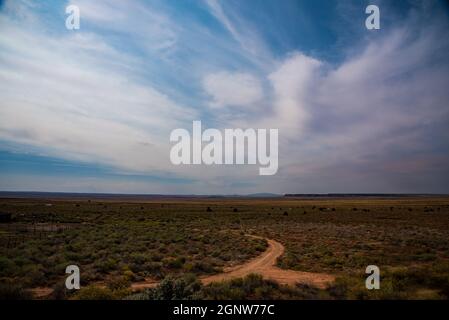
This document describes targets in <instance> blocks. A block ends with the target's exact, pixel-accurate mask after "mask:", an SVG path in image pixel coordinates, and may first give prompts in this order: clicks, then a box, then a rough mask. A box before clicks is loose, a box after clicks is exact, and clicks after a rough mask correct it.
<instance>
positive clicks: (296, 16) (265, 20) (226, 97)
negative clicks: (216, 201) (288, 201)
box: [0, 0, 449, 194]
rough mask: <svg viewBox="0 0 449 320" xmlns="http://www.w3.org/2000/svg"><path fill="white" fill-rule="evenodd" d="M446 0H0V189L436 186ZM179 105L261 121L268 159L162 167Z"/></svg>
mask: <svg viewBox="0 0 449 320" xmlns="http://www.w3.org/2000/svg"><path fill="white" fill-rule="evenodd" d="M369 4H376V5H377V6H378V7H379V9H380V23H381V28H380V29H379V30H368V29H366V27H365V20H366V18H367V16H368V15H367V14H366V13H365V8H366V7H367V5H369ZM68 5H76V6H78V7H79V9H80V29H79V30H68V29H67V28H66V26H65V20H66V18H67V16H68V15H67V14H66V12H65V9H66V7H67V6H68ZM448 9H449V7H448V5H447V2H446V1H431V0H429V1H417V0H410V1H405V0H397V1H374V0H372V1H355V0H354V1H331V0H326V1H325V0H321V1H308V0H307V1H306V0H304V1H300V0H296V1H293V0H258V1H241V0H184V1H174V0H173V1H171V0H170V1H167V0H154V1H153V0H150V1H143V0H142V1H138V0H128V1H119V0H108V1H106V0H96V1H90V0H70V1H31V0H0V190H3V191H53V192H54V191H63V192H98V193H103V192H107V193H139V194H144V193H158V194H249V193H259V192H271V193H279V194H282V193H370V192H374V193H378V192H381V193H449V90H448V89H449V55H448V52H449V33H448V31H447V30H449V10H448ZM194 120H201V121H202V124H203V127H204V128H217V129H219V130H222V129H224V128H276V129H278V130H279V169H278V172H277V173H276V174H275V175H273V176H260V175H259V174H258V168H259V166H258V165H226V166H224V165H221V166H220V165H213V166H206V165H190V166H189V165H181V166H175V165H173V164H172V163H171V161H170V158H169V155H170V149H171V147H172V144H171V143H170V140H169V137H170V132H171V131H172V130H174V129H176V128H185V129H187V130H191V128H192V121H194Z"/></svg>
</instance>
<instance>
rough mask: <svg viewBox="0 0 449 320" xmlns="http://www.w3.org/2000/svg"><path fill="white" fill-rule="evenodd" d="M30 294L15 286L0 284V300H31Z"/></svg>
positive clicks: (8, 283) (6, 283)
mask: <svg viewBox="0 0 449 320" xmlns="http://www.w3.org/2000/svg"><path fill="white" fill-rule="evenodd" d="M32 298H33V296H32V295H31V293H30V292H29V291H27V290H25V289H23V288H22V287H21V286H19V285H17V284H13V283H10V282H5V283H0V300H31V299H32Z"/></svg>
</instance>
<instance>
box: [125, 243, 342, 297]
mask: <svg viewBox="0 0 449 320" xmlns="http://www.w3.org/2000/svg"><path fill="white" fill-rule="evenodd" d="M251 237H254V238H260V237H256V236H251ZM265 240H266V241H267V242H268V249H267V250H265V251H264V252H263V253H262V254H261V255H259V256H258V257H256V258H254V259H252V260H250V261H248V262H246V263H244V264H241V265H238V266H234V267H230V268H228V269H225V270H224V272H223V273H219V274H215V275H212V276H205V277H201V278H200V280H201V282H202V283H203V284H209V283H211V282H218V281H224V280H231V279H235V278H242V277H244V276H247V275H249V274H251V273H257V274H260V275H262V276H263V277H264V278H265V279H270V280H274V281H276V282H278V283H280V284H287V285H294V284H295V283H305V284H310V285H313V286H316V287H318V288H325V287H326V285H327V284H328V283H332V282H333V281H334V280H335V277H334V276H332V275H329V274H325V273H312V272H302V271H293V270H284V269H280V268H278V267H276V260H277V258H278V257H280V256H281V255H282V254H283V253H284V246H283V245H282V244H280V243H279V242H277V241H275V240H272V239H265ZM157 284H158V282H157V281H151V280H149V281H143V282H137V283H133V284H132V286H131V287H132V289H133V290H141V289H144V288H152V287H155V286H156V285H157Z"/></svg>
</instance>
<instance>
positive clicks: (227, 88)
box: [203, 71, 263, 110]
mask: <svg viewBox="0 0 449 320" xmlns="http://www.w3.org/2000/svg"><path fill="white" fill-rule="evenodd" d="M203 87H204V90H205V91H206V93H207V94H208V95H210V96H211V97H212V99H213V101H212V103H211V104H210V105H211V107H214V108H223V107H228V106H239V107H249V108H253V109H256V110H257V107H258V106H257V103H258V102H260V100H261V99H262V98H263V91H262V86H261V84H260V82H259V80H258V79H257V78H256V77H254V76H252V75H250V74H248V73H237V72H236V73H232V72H226V71H222V72H218V73H213V74H209V75H207V76H206V77H205V78H204V79H203Z"/></svg>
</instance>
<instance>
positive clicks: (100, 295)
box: [73, 286, 117, 300]
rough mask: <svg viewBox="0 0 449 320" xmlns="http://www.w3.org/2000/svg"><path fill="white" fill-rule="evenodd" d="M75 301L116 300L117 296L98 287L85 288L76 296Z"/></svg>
mask: <svg viewBox="0 0 449 320" xmlns="http://www.w3.org/2000/svg"><path fill="white" fill-rule="evenodd" d="M73 299H75V300H114V299H117V296H116V295H114V292H113V291H112V290H111V289H109V288H100V287H96V286H87V287H83V288H81V289H80V290H78V292H77V293H76V294H75V295H74V297H73Z"/></svg>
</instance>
